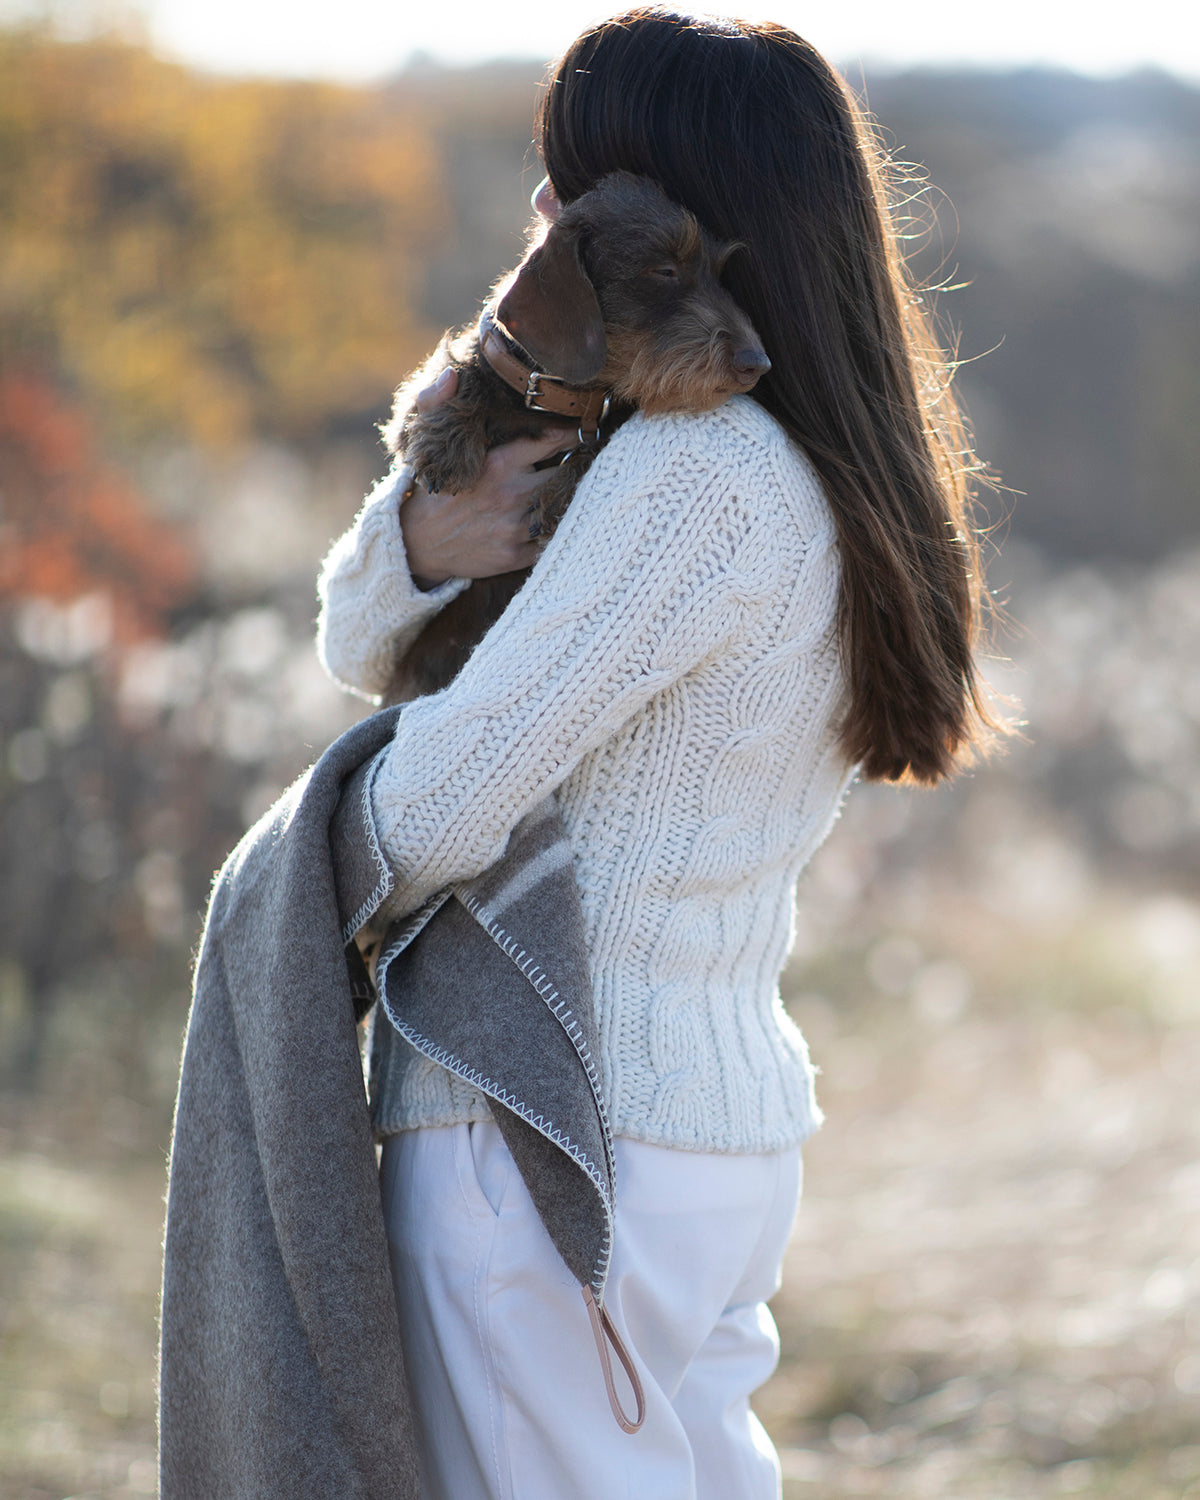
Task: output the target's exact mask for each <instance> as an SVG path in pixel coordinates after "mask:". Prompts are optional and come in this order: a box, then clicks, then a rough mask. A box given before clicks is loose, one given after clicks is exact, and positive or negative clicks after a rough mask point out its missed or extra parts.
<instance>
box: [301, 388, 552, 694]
mask: <svg viewBox="0 0 1200 1500" xmlns="http://www.w3.org/2000/svg"><path fill="white" fill-rule="evenodd" d="M456 381H457V376H456V375H455V372H454V371H453V370H444V371H443V372H442V376H441V378H440V379H439V380H438V382H437V384H436V385H434V386H431V387H430V388H429V389H428V390H425V391H422V392H421V394H420V395H419V396H418V397H417V405H418V406H419V407H420V409H421V411H422V412H425V413H428V412H430V411H433V410H436V408H437V407H438V406H440V405H441V404H442V403H443V402H444V401H447V400H449V399H450V397H451V396H453V394H454V389H455V384H456ZM575 441H576V438H575V436H574V434H573V433H572V432H568V431H567V430H566V429H564V428H557V427H555V428H549V429H547V431H546V432H545V433H544V434H543V435H542V436H541V437H539V438H536V439H520V440H518V441H517V442H514V443H506V444H504V445H503V446H502V447H500V448H496V449H494V450H493V451H492V452H491V453H490V454H489V455H488V459H487V464H486V467H485V470H484V473H483V475H482V476H481V478H480V480H479V482H478V483H477V484H476V485H474V486H472V488H471V489H469V490H463V491H460V492H459V493H458V494H454V495H431V494H429V492H428V491H427V490H424V489H423V488H422V487H421V486H419V485H418V486H416V487H415V489H414V493H413V494H412V496H411V498H409V499H407V500H405V499H403V497H404V495H405V493H406V491H407V490H408V488H409V485H410V480H411V475H410V472H409V471H408V470H407V469H406V468H404V467H398V468H397V469H396V470H394V471H393V473H392V474H390V475H389V476H388V478H387V479H385V480H383V481H381V482H380V484H378V485H377V486H376V487H375V489H374V490H373V491H372V492H371V494H370V495H369V496H368V497H367V501H366V504H365V505H364V506H363V509H362V510H361V511H360V512H359V515H358V517H357V519H356V520H355V522H354V525H353V526H352V527H351V528H350V530H349V531H348V532H347V533H346V534H345V535H344V536H343V537H341V538H340V540H339V541H337V542H336V543H335V544H334V546H333V549H332V550H331V552H330V553H329V556H328V557H327V558H326V559H325V564H324V567H323V568H322V570H321V578H320V582H319V583H318V586H317V587H318V593H319V595H320V600H321V612H320V617H319V619H318V621H317V653H318V655H319V656H320V659H321V663H322V665H323V666H324V667H325V670H326V671H327V672H328V673H329V674H330V676H331V677H333V678H334V680H335V681H337V682H340V683H341V684H342V685H343V686H344V687H348V688H349V689H350V690H351V691H352V692H356V693H360V694H361V695H362V696H363V697H367V698H378V696H379V695H380V694H381V693H382V692H383V691H384V690H385V689H386V688H387V686H388V684H389V683H390V681H391V678H392V672H393V668H394V666H395V663H396V661H397V659H398V657H399V656H400V655H401V654H402V652H403V651H404V650H405V649H406V648H407V647H408V645H409V644H410V643H411V642H412V641H413V639H414V638H415V637H416V636H417V635H418V633H419V632H420V630H421V629H422V627H423V626H424V625H425V623H426V622H427V621H428V620H429V618H430V616H431V615H433V614H435V613H436V612H437V611H438V610H439V609H441V608H442V607H443V606H444V605H446V604H448V603H449V602H450V600H451V599H453V598H454V597H455V595H456V594H459V593H461V592H462V590H463V589H464V588H465V587H466V586H467V583H468V582H469V581H470V580H471V579H473V578H490V577H492V576H493V575H494V574H497V573H509V572H513V571H515V570H517V569H520V568H531V567H532V566H533V564H534V563H535V562H536V561H537V558H538V555H539V554H538V549H537V547H536V546H535V545H534V544H533V543H532V542H531V541H530V537H529V520H528V511H529V508H530V502H531V500H532V498H533V496H534V494H535V493H536V491H537V489H538V488H539V487H540V486H541V485H542V484H543V483H544V482H545V479H546V473H545V471H543V470H539V469H537V468H535V465H537V464H539V463H541V462H543V461H544V460H545V459H547V458H550V457H551V456H552V455H553V454H555V453H559V452H562V451H563V450H564V449H566V448H568V447H570V446H571V445H572V444H573V443H574V442H575Z"/></svg>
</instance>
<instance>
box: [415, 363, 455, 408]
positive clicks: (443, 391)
mask: <svg viewBox="0 0 1200 1500" xmlns="http://www.w3.org/2000/svg"><path fill="white" fill-rule="evenodd" d="M457 390H458V371H457V370H456V369H455V368H454V366H453V365H447V366H446V368H445V369H444V370H443V371H442V373H441V374H440V375H439V376H438V378H437V379H436V380H435V381H434V382H433V384H432V385H427V386H426V387H425V389H424V390H423V391H421V392H420V393H419V394H418V396H417V410H418V411H419V412H420V413H421V415H422V416H423V417H427V416H429V415H430V414H431V413H432V412H435V411H437V409H438V407H439V406H441V405H442V404H443V403H444V402H446V401H449V400H450V398H451V396H453V395H454V393H455V391H457Z"/></svg>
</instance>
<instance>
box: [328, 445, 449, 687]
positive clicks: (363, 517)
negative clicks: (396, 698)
mask: <svg viewBox="0 0 1200 1500" xmlns="http://www.w3.org/2000/svg"><path fill="white" fill-rule="evenodd" d="M410 477H411V476H410V474H409V471H408V469H407V468H406V467H404V466H403V465H402V466H400V467H398V468H396V469H393V471H392V472H391V473H390V474H389V475H388V476H387V477H386V478H385V479H381V480H380V481H379V483H378V484H377V485H376V486H375V488H374V489H373V490H372V491H371V493H370V494H369V495H368V496H367V498H366V501H365V503H364V504H363V508H362V509H361V510H360V511H359V513H358V515H357V516H356V517H355V520H354V524H353V525H352V526H351V527H350V529H349V531H347V532H346V533H345V534H344V535H343V536H341V537H339V539H338V540H337V541H336V542H335V543H334V544H333V546H332V548H331V549H330V551H329V555H328V557H326V559H325V562H324V564H323V566H322V568H321V576H320V578H319V580H318V582H317V594H318V597H319V599H320V603H321V611H320V614H319V616H318V618H317V655H318V656H319V657H320V660H321V665H322V666H323V667H324V668H325V670H326V671H327V672H328V673H329V675H330V676H331V677H332V678H333V680H334V681H335V682H337V683H339V684H340V685H341V686H342V687H345V688H348V689H349V690H350V691H351V692H352V693H357V694H359V696H360V697H363V698H373V699H376V700H377V699H378V698H379V696H380V694H381V693H382V692H383V691H384V689H385V688H386V687H387V685H388V683H389V681H390V680H391V675H392V668H393V666H394V664H395V661H396V657H397V656H398V655H399V653H400V652H401V651H402V650H403V649H404V648H405V647H406V646H407V645H408V644H409V643H410V642H411V641H412V640H413V639H414V638H415V637H416V635H417V634H418V632H419V631H420V630H421V628H422V626H423V625H424V624H425V623H426V621H428V620H429V619H430V618H431V617H432V616H433V615H435V614H436V613H437V612H438V610H439V609H441V608H442V607H443V606H444V605H446V604H449V602H450V600H451V599H453V598H454V597H455V596H456V595H458V594H460V593H462V591H463V589H465V588H466V587H467V585H468V584H469V582H470V580H469V579H467V578H450V579H447V581H446V582H445V583H443V584H439V586H438V587H437V588H435V589H430V590H429V591H428V592H427V593H423V592H422V591H421V590H420V589H419V588H418V587H417V586H416V584H415V583H414V582H413V581H412V575H411V574H410V573H409V570H408V558H407V556H406V555H405V551H404V538H403V536H402V534H401V531H400V497H401V496H402V495H403V494H404V491H405V489H406V488H407V486H408V482H409V479H410Z"/></svg>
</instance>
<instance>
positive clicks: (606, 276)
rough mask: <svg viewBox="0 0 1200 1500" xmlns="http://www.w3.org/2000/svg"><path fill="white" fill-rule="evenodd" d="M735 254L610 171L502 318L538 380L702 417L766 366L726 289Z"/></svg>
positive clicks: (558, 228)
mask: <svg viewBox="0 0 1200 1500" xmlns="http://www.w3.org/2000/svg"><path fill="white" fill-rule="evenodd" d="M739 248H741V247H739V246H738V245H737V244H736V243H728V242H721V241H718V240H716V239H715V238H714V237H713V236H712V235H710V234H709V233H708V232H707V230H705V229H704V228H703V227H702V226H701V225H700V224H699V222H698V221H697V220H696V218H695V216H694V215H692V214H691V213H689V212H688V211H687V209H685V208H682V207H681V206H680V205H679V204H677V203H673V202H672V201H671V200H670V199H669V198H668V197H667V195H666V194H665V193H664V192H663V191H662V189H661V188H660V187H658V186H657V185H656V184H655V183H653V182H651V181H649V179H647V178H645V177H635V176H633V175H631V174H630V173H628V172H614V173H612V174H611V175H610V176H608V177H605V178H604V179H603V180H602V181H601V182H600V183H598V184H597V186H596V187H594V188H593V189H592V190H591V192H589V193H585V194H584V195H583V197H581V198H577V199H576V200H575V202H574V203H571V204H569V205H568V206H567V207H566V208H564V209H563V211H562V213H561V215H560V216H559V218H558V219H556V220H555V221H554V223H553V224H552V225H551V226H550V228H549V230H548V231H547V232H546V235H545V238H544V239H543V240H542V241H541V242H540V243H539V244H538V245H536V246H535V247H534V248H533V249H532V250H531V251H530V253H529V255H528V256H527V257H526V258H525V260H524V261H523V262H522V264H521V265H520V266H519V267H518V268H517V271H516V273H515V275H514V277H513V278H512V280H511V281H510V282H509V284H508V285H507V287H505V288H502V291H501V296H500V302H499V306H498V309H497V314H498V316H499V318H500V321H501V322H502V323H504V325H505V326H506V327H507V328H508V330H509V331H510V333H511V334H512V335H513V337H514V338H515V339H517V341H518V342H519V343H520V344H521V345H522V346H523V347H524V348H525V349H526V350H527V352H528V353H529V354H530V355H531V356H532V357H533V359H534V360H536V362H537V363H538V365H539V367H540V368H541V369H544V370H546V371H548V372H549V373H551V374H554V375H558V376H560V377H561V378H562V379H563V380H566V381H568V382H569V383H571V384H572V385H599V386H606V387H610V388H611V389H612V391H613V394H614V396H615V397H616V398H617V399H618V400H620V401H624V402H627V403H629V404H630V405H633V406H639V407H641V408H642V410H643V411H649V412H654V411H660V412H662V411H707V410H709V409H710V408H712V407H714V406H719V405H720V404H721V402H722V401H724V400H725V399H726V398H727V397H729V396H731V395H734V394H735V393H737V392H744V391H749V390H751V389H752V388H753V387H754V385H755V384H756V383H757V381H758V379H759V377H760V376H761V375H763V374H765V373H766V371H767V370H769V369H770V367H771V362H770V360H769V359H768V358H767V356H766V353H765V352H764V350H763V347H762V341H761V339H760V338H759V336H758V334H757V332H756V331H755V329H754V327H753V326H752V324H751V323H750V320H749V318H747V316H746V314H745V313H744V312H743V311H742V309H741V308H740V307H739V306H738V305H737V303H736V302H735V301H734V300H733V298H732V297H731V296H730V294H729V292H728V291H727V290H726V289H725V288H724V287H723V286H722V285H721V281H720V276H721V272H722V270H723V268H724V265H725V262H726V261H727V260H728V259H729V257H730V255H732V254H733V253H734V251H736V250H738V249H739Z"/></svg>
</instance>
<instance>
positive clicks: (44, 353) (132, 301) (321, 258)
mask: <svg viewBox="0 0 1200 1500" xmlns="http://www.w3.org/2000/svg"><path fill="white" fill-rule="evenodd" d="M0 162H2V163H3V171H2V172H0V219H2V220H3V226H4V233H3V235H0V338H2V339H3V340H4V343H5V344H6V346H8V347H9V348H12V349H14V350H17V351H22V350H25V351H36V352H37V353H38V355H39V356H40V357H42V358H43V359H45V358H47V357H48V358H49V360H50V361H51V362H52V363H54V364H57V365H58V366H59V367H60V368H62V369H63V370H64V372H65V373H66V374H67V376H68V377H69V379H70V380H72V381H73V382H75V383H77V384H78V385H80V386H81V387H82V388H83V389H84V391H85V392H86V394H87V398H88V405H89V408H90V409H93V408H94V409H95V410H96V412H97V413H98V415H99V416H100V417H101V418H102V419H103V421H104V423H105V426H106V427H111V428H112V430H113V431H114V433H115V434H117V435H119V436H120V437H121V438H122V439H124V440H125V441H131V442H135V443H136V442H139V441H144V440H146V439H148V438H156V437H162V436H170V437H172V438H176V439H179V440H182V441H184V442H188V443H193V444H197V445H199V446H201V447H204V448H208V449H214V448H222V447H230V446H233V445H236V444H238V443H240V442H242V441H244V440H246V439H247V438H250V437H252V436H255V435H271V436H275V437H281V438H284V439H287V440H291V441H296V440H299V439H306V440H307V439H318V440H319V439H320V437H321V436H322V435H323V434H324V432H325V431H327V430H328V429H329V427H330V426H334V425H336V424H338V423H339V422H341V421H344V420H345V419H347V418H351V419H361V420H363V421H364V423H365V422H366V421H367V420H368V417H367V416H366V413H369V412H371V411H372V410H373V409H375V408H377V407H379V406H380V405H381V403H382V401H383V400H384V399H385V398H386V394H387V392H388V391H389V390H390V389H391V388H392V386H393V385H394V384H395V382H396V380H397V379H398V378H399V376H400V375H401V374H403V372H404V371H405V370H406V369H407V368H409V367H410V366H411V365H412V364H413V363H414V362H415V361H416V359H417V358H418V357H419V356H420V355H422V354H423V353H424V352H425V349H426V346H427V344H428V343H429V342H430V340H431V337H432V334H433V330H431V329H429V328H427V327H425V326H424V325H423V323H422V321H421V318H420V315H419V312H418V311H417V310H416V303H417V301H418V298H419V293H420V286H421V283H422V280H423V266H424V263H425V261H426V259H427V258H428V256H429V254H430V252H431V250H432V248H433V245H434V241H435V240H436V238H437V236H438V234H439V233H440V232H441V231H442V230H443V228H444V227H445V226H444V217H445V210H444V207H443V203H442V196H441V191H440V186H439V182H438V168H437V158H436V153H435V151H434V148H433V145H432V142H431V139H430V137H429V134H428V131H427V130H426V128H425V127H424V126H423V125H422V124H420V123H419V122H418V119H417V116H416V113H415V111H414V110H413V109H412V108H410V107H407V106H405V105H404V104H403V103H401V102H397V100H396V99H395V98H394V97H393V96H392V95H391V94H389V93H388V92H387V91H385V90H383V89H354V88H344V87H339V86H336V85H332V84H315V83H276V82H268V81H262V80H249V81H228V80H220V79H211V78H205V77H203V76H201V75H198V74H193V73H189V72H188V71H187V70H185V69H183V68H180V67H178V66H176V65H173V64H169V63H166V62H163V61H162V60H160V59H158V58H156V57H154V56H153V55H152V54H151V53H149V52H147V51H146V50H145V49H143V48H140V47H138V46H135V45H131V44H128V43H121V42H114V41H111V40H96V41H91V42H86V43H64V42H60V41H57V40H55V39H54V38H53V37H52V36H50V35H49V34H47V33H44V32H43V33H39V32H37V31H25V32H7V33H5V32H2V31H0Z"/></svg>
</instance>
